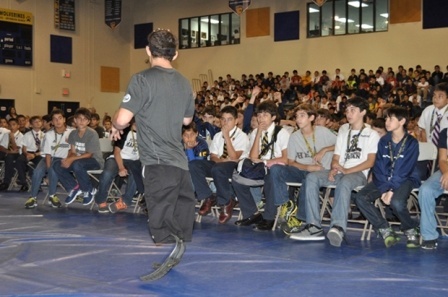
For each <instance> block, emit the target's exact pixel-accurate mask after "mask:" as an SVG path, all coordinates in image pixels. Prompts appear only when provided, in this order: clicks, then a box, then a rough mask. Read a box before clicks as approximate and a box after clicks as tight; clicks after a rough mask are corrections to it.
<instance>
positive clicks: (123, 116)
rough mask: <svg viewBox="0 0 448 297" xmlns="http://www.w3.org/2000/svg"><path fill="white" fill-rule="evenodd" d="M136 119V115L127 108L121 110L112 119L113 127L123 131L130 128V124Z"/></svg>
mask: <svg viewBox="0 0 448 297" xmlns="http://www.w3.org/2000/svg"><path fill="white" fill-rule="evenodd" d="M133 117H134V114H133V113H132V112H131V111H130V110H128V109H125V108H120V109H119V110H118V111H117V112H116V113H115V115H114V117H113V119H112V125H113V127H115V128H116V129H118V130H123V129H124V128H126V127H128V126H129V122H130V121H131V119H132V118H133Z"/></svg>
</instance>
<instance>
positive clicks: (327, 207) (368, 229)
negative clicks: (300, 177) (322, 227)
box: [320, 185, 372, 240]
mask: <svg viewBox="0 0 448 297" xmlns="http://www.w3.org/2000/svg"><path fill="white" fill-rule="evenodd" d="M362 188H363V186H359V187H356V188H355V189H354V190H353V191H355V192H358V191H359V190H361V189H362ZM334 189H336V185H330V186H328V187H326V189H325V191H324V192H323V196H322V195H321V196H320V199H321V202H322V207H321V209H320V219H321V221H322V222H324V221H330V220H331V219H330V218H325V217H324V214H325V211H327V212H328V213H329V214H330V217H331V210H332V203H331V199H330V194H331V191H332V190H334ZM348 223H350V224H361V225H362V228H355V227H349V226H348ZM347 230H353V231H361V232H362V234H361V240H364V239H367V240H370V237H371V234H372V225H371V224H370V223H369V221H368V220H367V219H364V220H353V219H347ZM366 235H367V238H366Z"/></svg>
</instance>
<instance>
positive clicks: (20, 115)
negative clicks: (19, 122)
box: [16, 114, 26, 119]
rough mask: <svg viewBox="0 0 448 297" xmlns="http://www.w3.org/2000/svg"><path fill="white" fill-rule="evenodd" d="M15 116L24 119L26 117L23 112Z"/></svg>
mask: <svg viewBox="0 0 448 297" xmlns="http://www.w3.org/2000/svg"><path fill="white" fill-rule="evenodd" d="M16 118H17V119H20V118H24V119H26V117H25V116H24V115H23V114H18V115H17V117H16Z"/></svg>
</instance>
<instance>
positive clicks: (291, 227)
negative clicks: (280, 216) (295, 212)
mask: <svg viewBox="0 0 448 297" xmlns="http://www.w3.org/2000/svg"><path fill="white" fill-rule="evenodd" d="M280 228H281V229H282V231H283V233H285V234H286V235H291V233H298V232H300V231H302V230H303V229H304V228H305V226H304V224H303V222H302V221H301V220H299V219H298V218H297V217H295V216H292V217H290V218H289V220H288V221H287V222H283V223H282V224H281V225H280Z"/></svg>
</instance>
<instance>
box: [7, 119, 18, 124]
mask: <svg viewBox="0 0 448 297" xmlns="http://www.w3.org/2000/svg"><path fill="white" fill-rule="evenodd" d="M11 122H16V123H17V124H19V121H18V120H17V118H10V119H9V120H8V124H11Z"/></svg>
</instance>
